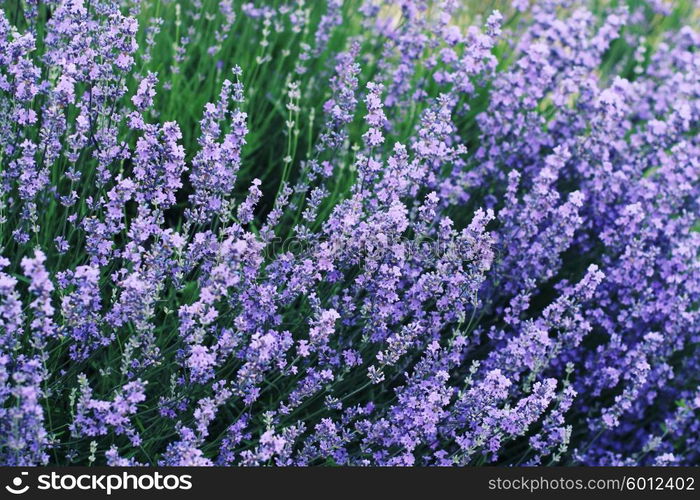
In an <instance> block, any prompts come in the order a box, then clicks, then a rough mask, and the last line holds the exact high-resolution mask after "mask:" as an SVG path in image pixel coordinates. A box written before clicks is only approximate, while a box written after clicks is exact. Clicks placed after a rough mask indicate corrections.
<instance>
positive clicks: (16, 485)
mask: <svg viewBox="0 0 700 500" xmlns="http://www.w3.org/2000/svg"><path fill="white" fill-rule="evenodd" d="M27 475H29V473H28V472H22V473H21V474H20V475H19V476H17V477H15V478H14V479H12V486H10V485H7V486H5V489H6V490H7V491H9V492H10V493H12V494H13V495H21V494H22V493H26V492H27V490H28V489H29V485H25V486H24V487H22V476H27Z"/></svg>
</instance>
